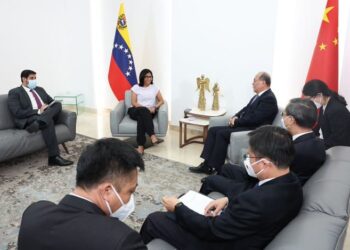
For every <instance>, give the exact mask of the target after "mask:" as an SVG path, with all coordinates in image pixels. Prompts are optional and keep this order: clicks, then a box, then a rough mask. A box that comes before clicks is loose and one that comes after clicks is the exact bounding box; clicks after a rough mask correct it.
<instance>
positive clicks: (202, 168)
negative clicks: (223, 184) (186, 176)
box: [188, 162, 214, 174]
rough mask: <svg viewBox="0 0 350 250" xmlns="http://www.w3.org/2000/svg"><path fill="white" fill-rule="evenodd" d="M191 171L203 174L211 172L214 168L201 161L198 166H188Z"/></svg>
mask: <svg viewBox="0 0 350 250" xmlns="http://www.w3.org/2000/svg"><path fill="white" fill-rule="evenodd" d="M188 169H189V170H190V171H191V172H192V173H204V174H212V173H214V170H213V169H212V168H211V167H209V166H208V165H207V164H205V163H204V162H202V163H201V164H199V166H198V167H189V168H188Z"/></svg>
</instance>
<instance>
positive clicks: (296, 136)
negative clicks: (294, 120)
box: [293, 131, 313, 141]
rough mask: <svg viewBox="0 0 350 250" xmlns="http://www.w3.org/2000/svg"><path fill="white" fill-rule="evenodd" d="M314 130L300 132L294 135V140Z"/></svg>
mask: <svg viewBox="0 0 350 250" xmlns="http://www.w3.org/2000/svg"><path fill="white" fill-rule="evenodd" d="M312 132H313V131H309V132H305V133H300V134H296V135H293V141H295V140H296V139H297V138H299V137H300V136H302V135H306V134H310V133H312Z"/></svg>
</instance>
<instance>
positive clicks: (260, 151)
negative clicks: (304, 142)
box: [248, 125, 295, 169]
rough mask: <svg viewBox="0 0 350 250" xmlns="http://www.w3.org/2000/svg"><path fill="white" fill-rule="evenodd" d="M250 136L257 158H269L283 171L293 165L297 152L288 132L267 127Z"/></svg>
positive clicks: (251, 146)
mask: <svg viewBox="0 0 350 250" xmlns="http://www.w3.org/2000/svg"><path fill="white" fill-rule="evenodd" d="M248 135H249V146H250V149H251V150H252V151H253V152H254V154H255V155H256V156H257V157H262V158H263V157H267V158H269V159H270V160H271V161H272V162H273V163H274V164H275V165H276V166H277V167H278V168H281V169H283V168H287V167H289V165H290V164H291V163H292V161H293V159H294V154H295V151H294V146H293V141H292V136H291V134H290V133H289V132H288V131H287V130H285V129H283V128H281V127H277V126H272V125H266V126H262V127H259V128H257V129H255V130H253V131H252V132H250V133H249V134H248Z"/></svg>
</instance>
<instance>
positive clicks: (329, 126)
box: [316, 97, 350, 149]
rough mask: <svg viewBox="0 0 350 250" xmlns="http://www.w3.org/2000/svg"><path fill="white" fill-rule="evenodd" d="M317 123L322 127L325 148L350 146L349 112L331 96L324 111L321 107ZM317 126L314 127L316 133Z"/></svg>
mask: <svg viewBox="0 0 350 250" xmlns="http://www.w3.org/2000/svg"><path fill="white" fill-rule="evenodd" d="M318 124H319V127H321V129H322V135H323V139H324V143H325V146H326V149H329V148H331V147H334V146H350V129H349V128H350V112H349V110H348V109H347V108H346V107H345V106H344V105H343V104H341V103H340V102H339V101H337V100H336V99H334V98H333V97H331V98H330V100H329V102H328V104H327V107H326V110H324V112H323V108H321V110H320V115H319V120H318ZM319 127H317V128H316V134H318V129H319Z"/></svg>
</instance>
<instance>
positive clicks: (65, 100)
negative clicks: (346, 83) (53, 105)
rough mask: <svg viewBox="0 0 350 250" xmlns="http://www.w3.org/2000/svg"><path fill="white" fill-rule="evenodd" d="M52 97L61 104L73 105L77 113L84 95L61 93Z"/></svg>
mask: <svg viewBox="0 0 350 250" xmlns="http://www.w3.org/2000/svg"><path fill="white" fill-rule="evenodd" d="M54 99H55V100H57V101H60V102H62V105H75V110H76V111H77V115H78V113H79V104H82V103H84V95H83V94H70V93H67V94H63V95H55V96H54Z"/></svg>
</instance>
